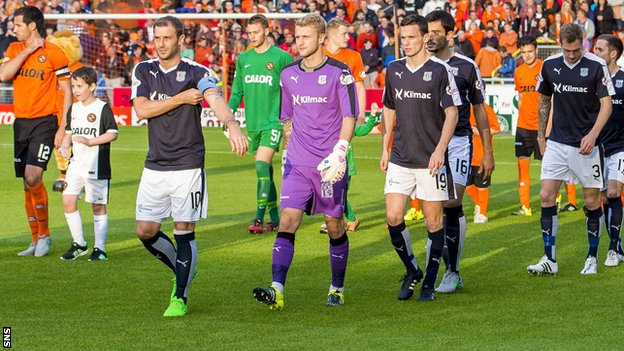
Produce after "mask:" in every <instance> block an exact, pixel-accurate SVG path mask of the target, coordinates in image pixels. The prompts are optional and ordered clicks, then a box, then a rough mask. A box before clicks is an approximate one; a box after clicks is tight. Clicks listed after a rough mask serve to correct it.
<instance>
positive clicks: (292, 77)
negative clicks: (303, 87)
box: [290, 76, 299, 84]
mask: <svg viewBox="0 0 624 351" xmlns="http://www.w3.org/2000/svg"><path fill="white" fill-rule="evenodd" d="M290 79H292V80H294V81H295V83H296V84H299V82H297V80H298V79H299V76H290Z"/></svg>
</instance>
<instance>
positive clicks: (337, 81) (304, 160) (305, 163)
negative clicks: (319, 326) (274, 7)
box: [253, 15, 358, 310]
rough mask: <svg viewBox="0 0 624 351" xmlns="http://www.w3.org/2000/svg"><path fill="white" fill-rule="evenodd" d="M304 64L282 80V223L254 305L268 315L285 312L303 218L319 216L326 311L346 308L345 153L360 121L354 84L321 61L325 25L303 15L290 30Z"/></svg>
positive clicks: (335, 64)
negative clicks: (327, 278)
mask: <svg viewBox="0 0 624 351" xmlns="http://www.w3.org/2000/svg"><path fill="white" fill-rule="evenodd" d="M295 39H296V42H297V46H298V47H299V53H300V55H301V56H302V57H303V59H301V60H298V61H296V62H294V63H293V64H291V65H289V66H286V67H285V68H284V70H283V71H282V73H281V76H280V85H281V89H282V100H281V114H280V116H281V117H280V119H281V120H283V121H284V145H285V146H284V148H287V149H288V153H287V155H288V156H287V159H286V162H285V164H284V174H283V180H282V189H281V197H280V208H281V221H280V226H279V232H278V233H277V237H276V238H275V243H274V245H273V257H272V261H273V264H272V272H273V282H272V284H271V286H270V287H268V288H260V287H257V288H255V289H254V290H253V294H254V298H255V299H256V300H257V301H259V302H262V303H264V304H267V305H268V306H269V309H271V310H280V309H282V308H283V306H284V284H285V282H286V275H287V273H288V269H289V268H290V264H291V262H292V259H293V256H294V243H295V232H296V231H297V229H298V228H299V225H300V224H301V219H302V217H303V213H304V212H305V213H307V214H309V215H312V214H316V213H322V214H323V215H324V216H325V223H326V225H327V230H328V234H329V254H330V263H331V272H332V277H331V285H330V288H329V294H328V297H327V302H326V305H328V306H339V305H342V304H344V277H345V272H346V268H347V260H348V255H349V239H348V237H347V233H346V231H345V227H344V222H343V220H342V215H343V213H344V210H345V202H346V190H347V178H348V175H347V174H346V173H347V161H346V153H347V149H348V148H349V142H350V141H351V137H352V136H353V131H354V128H355V121H356V117H357V115H358V104H357V96H356V92H355V85H354V79H353V76H352V75H351V72H350V71H349V68H348V67H347V66H346V65H345V64H344V63H342V62H339V61H336V60H334V59H332V58H329V57H327V56H325V55H324V54H323V52H322V50H321V47H322V45H323V41H324V40H325V20H323V18H322V17H320V16H318V15H307V16H305V17H303V18H301V19H299V20H298V21H297V23H296V26H295Z"/></svg>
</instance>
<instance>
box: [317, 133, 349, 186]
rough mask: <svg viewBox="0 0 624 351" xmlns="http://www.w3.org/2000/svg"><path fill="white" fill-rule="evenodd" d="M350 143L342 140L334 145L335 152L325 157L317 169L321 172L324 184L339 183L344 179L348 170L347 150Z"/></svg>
mask: <svg viewBox="0 0 624 351" xmlns="http://www.w3.org/2000/svg"><path fill="white" fill-rule="evenodd" d="M348 149H349V142H348V141H346V140H344V139H340V140H339V141H338V142H337V143H336V145H334V151H332V153H331V154H329V156H327V157H325V159H324V160H323V161H321V163H319V164H318V166H317V167H316V169H317V170H318V171H319V172H321V178H322V180H323V181H324V182H329V183H332V184H334V183H337V182H339V181H340V180H341V179H342V177H344V175H345V172H346V170H347V150H348Z"/></svg>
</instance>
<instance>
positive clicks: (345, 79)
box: [340, 72, 355, 85]
mask: <svg viewBox="0 0 624 351" xmlns="http://www.w3.org/2000/svg"><path fill="white" fill-rule="evenodd" d="M354 82H355V80H354V79H353V76H352V75H350V74H349V72H342V75H341V76H340V83H341V84H342V85H349V84H353V83H354Z"/></svg>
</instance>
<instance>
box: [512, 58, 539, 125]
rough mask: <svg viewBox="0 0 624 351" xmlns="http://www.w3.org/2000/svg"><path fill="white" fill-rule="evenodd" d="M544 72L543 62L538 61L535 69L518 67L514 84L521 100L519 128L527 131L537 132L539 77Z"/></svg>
mask: <svg viewBox="0 0 624 351" xmlns="http://www.w3.org/2000/svg"><path fill="white" fill-rule="evenodd" d="M541 70H542V60H540V59H537V61H536V63H535V65H534V66H533V68H529V66H527V65H526V64H523V65H520V66H518V68H516V72H515V73H514V84H515V85H516V91H517V92H518V95H519V97H520V99H521V101H520V111H518V127H520V128H523V129H527V130H537V106H538V104H539V100H540V93H539V92H537V90H536V89H535V86H536V85H537V77H539V74H540V72H541Z"/></svg>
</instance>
